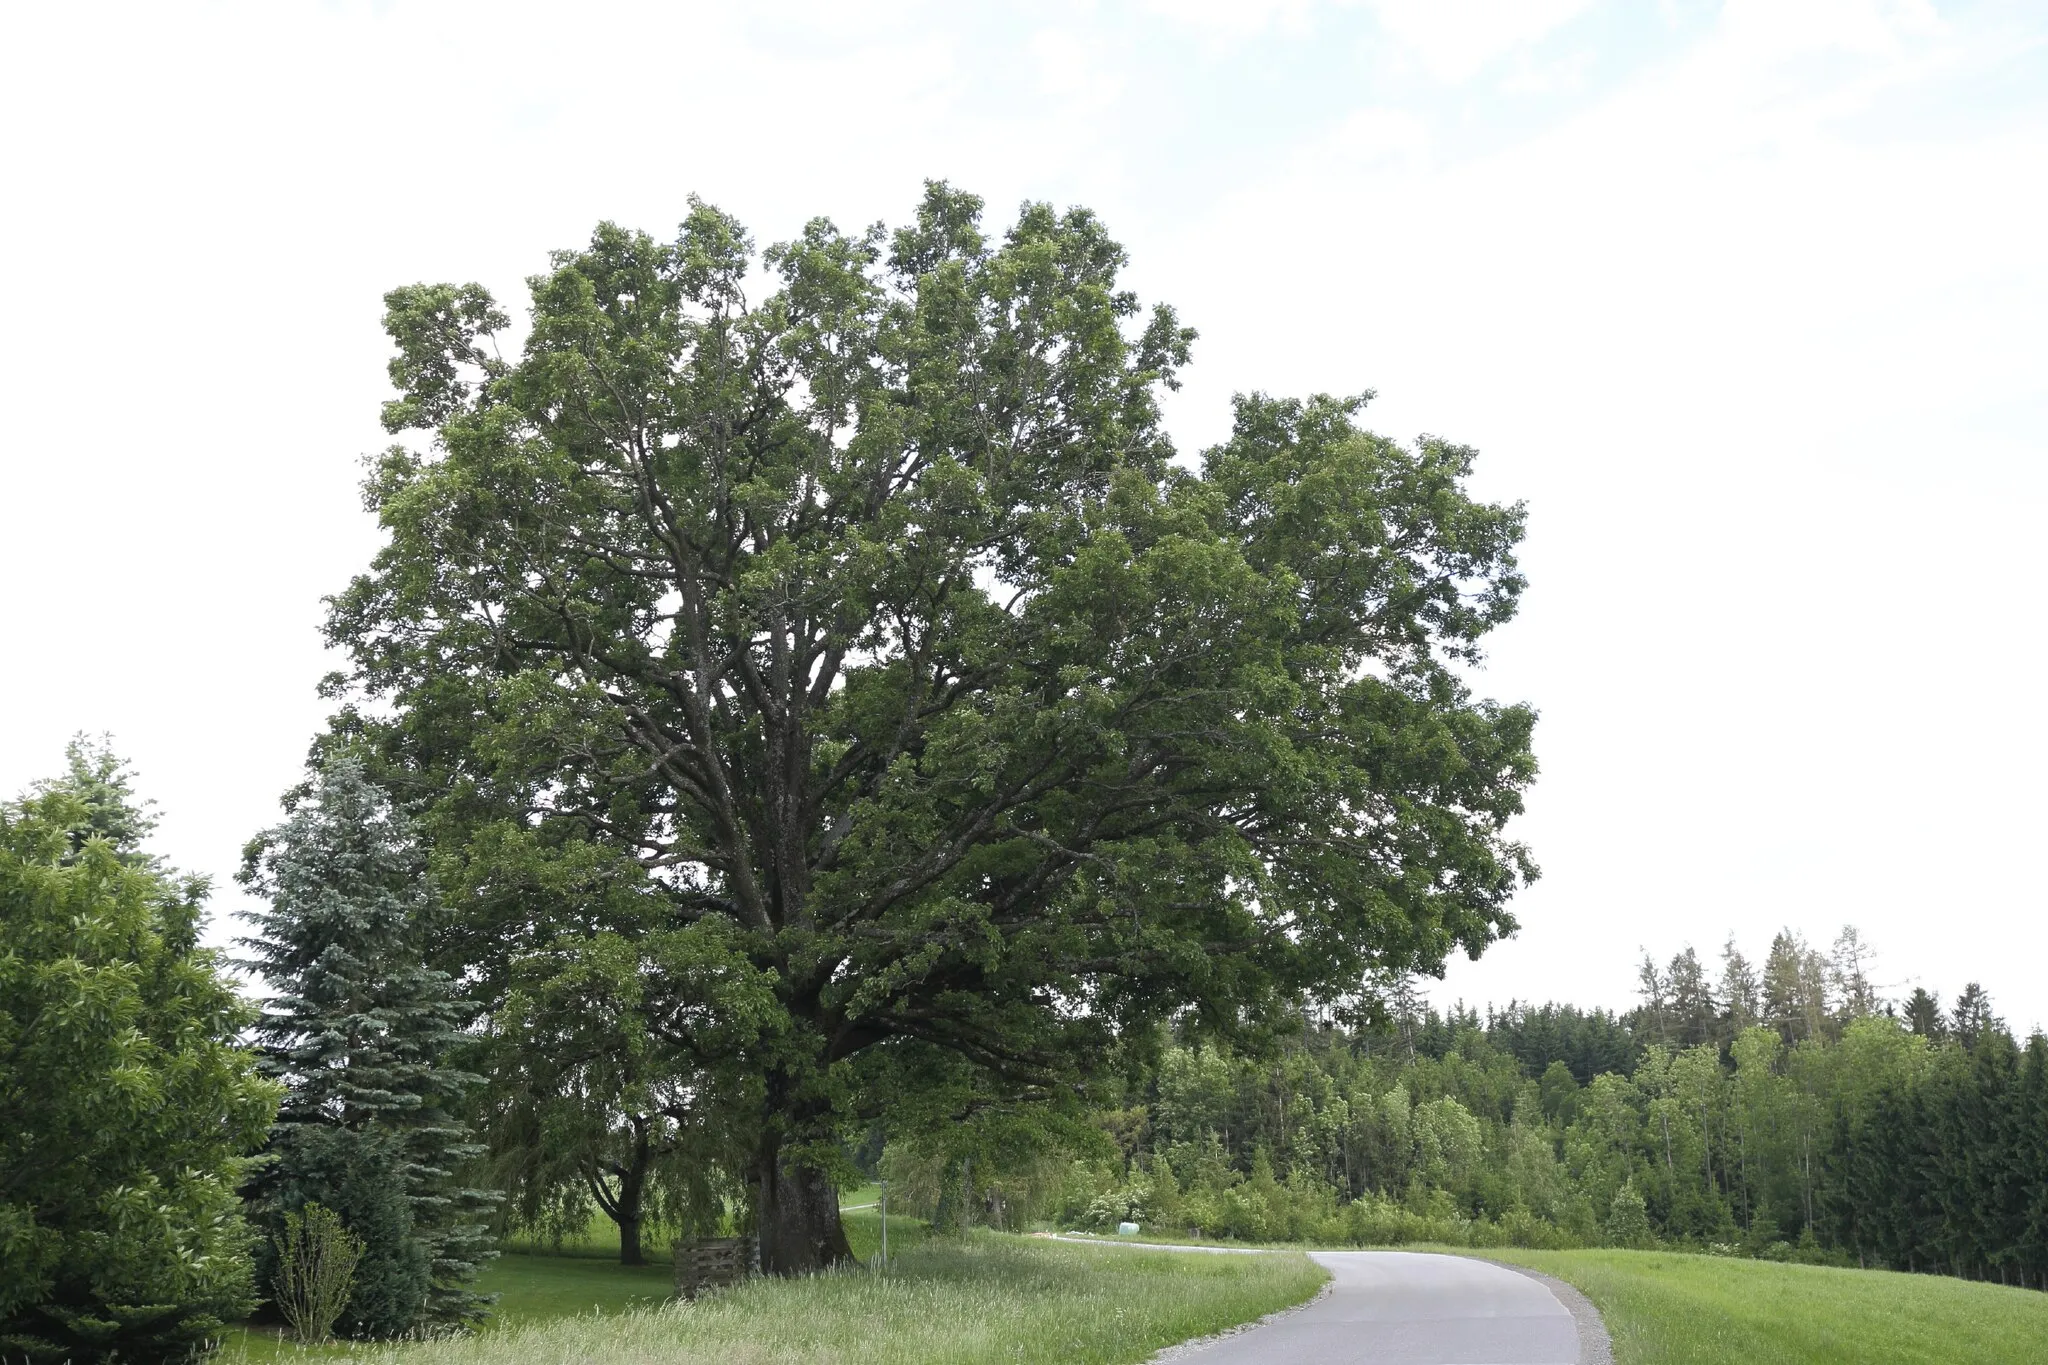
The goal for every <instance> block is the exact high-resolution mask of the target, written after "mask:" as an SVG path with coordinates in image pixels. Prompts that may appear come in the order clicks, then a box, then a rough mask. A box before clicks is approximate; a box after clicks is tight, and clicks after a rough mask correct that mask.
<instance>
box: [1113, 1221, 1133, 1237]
mask: <svg viewBox="0 0 2048 1365" xmlns="http://www.w3.org/2000/svg"><path fill="white" fill-rule="evenodd" d="M1116 1235H1117V1236H1119V1237H1135V1236H1137V1235H1138V1225H1137V1224H1136V1223H1118V1224H1117V1225H1116Z"/></svg>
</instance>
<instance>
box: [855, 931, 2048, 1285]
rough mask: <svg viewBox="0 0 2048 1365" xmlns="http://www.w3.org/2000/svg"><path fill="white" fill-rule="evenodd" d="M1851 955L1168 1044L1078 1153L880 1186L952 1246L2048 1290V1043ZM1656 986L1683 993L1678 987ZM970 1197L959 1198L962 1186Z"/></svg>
mask: <svg viewBox="0 0 2048 1365" xmlns="http://www.w3.org/2000/svg"><path fill="white" fill-rule="evenodd" d="M1869 959H1870V951H1869V948H1868V946H1867V945H1866V944H1865V943H1864V942H1863V940H1862V938H1861V937H1860V935H1858V934H1857V933H1856V932H1855V931H1854V930H1853V929H1850V930H1845V931H1844V932H1843V934H1842V935H1841V937H1840V938H1838V939H1837V940H1836V943H1835V946H1834V950H1833V951H1832V952H1831V953H1826V954H1823V953H1821V952H1819V951H1817V950H1815V949H1813V948H1811V947H1809V946H1808V945H1807V944H1806V943H1804V942H1803V941H1802V940H1801V939H1800V938H1799V937H1798V936H1797V935H1796V934H1794V933H1792V932H1790V931H1787V932H1784V933H1781V934H1779V935H1778V936H1777V937H1776V939H1775V940H1774V941H1773V942H1772V944H1771V947H1770V951H1769V953H1768V955H1767V956H1766V957H1765V959H1764V967H1763V969H1762V971H1761V973H1760V974H1759V973H1758V972H1756V971H1754V970H1752V969H1751V967H1750V966H1749V964H1748V961H1747V960H1746V959H1745V958H1744V957H1743V955H1742V954H1741V953H1740V951H1739V950H1737V949H1736V948H1735V946H1734V945H1733V944H1732V943H1731V944H1730V945H1729V946H1728V947H1727V948H1725V949H1724V952H1723V958H1722V965H1721V970H1720V971H1719V972H1718V973H1717V974H1715V975H1711V976H1710V975H1709V974H1707V973H1706V972H1705V971H1703V970H1702V969H1701V965H1700V963H1699V960H1698V956H1697V954H1696V953H1695V952H1694V951H1693V950H1692V949H1690V948H1687V949H1685V950H1683V951H1681V952H1680V953H1679V954H1677V955H1676V957H1674V958H1673V959H1672V960H1671V962H1670V963H1669V964H1667V965H1663V966H1659V965H1658V964H1656V963H1655V962H1652V961H1649V960H1647V959H1646V960H1645V963H1644V965H1643V969H1642V972H1641V982H1642V994H1641V1000H1640V1003H1639V1004H1638V1006H1637V1007H1636V1008H1635V1009H1633V1010H1631V1011H1629V1012H1627V1013H1626V1014H1621V1015H1616V1014H1613V1013H1610V1012H1607V1011H1603V1010H1582V1009H1579V1008H1577V1007H1574V1006H1569V1005H1557V1004H1548V1005H1543V1006H1540V1007H1527V1006H1521V1005H1510V1006H1509V1007H1507V1008H1505V1009H1502V1010H1497V1011H1489V1012H1488V1013H1487V1014H1486V1015H1485V1016H1484V1017H1483V1018H1482V1017H1481V1016H1480V1015H1479V1014H1477V1013H1476V1012H1473V1011H1470V1010H1466V1009H1464V1008H1463V1007H1458V1008H1454V1009H1452V1010H1450V1011H1449V1012H1447V1013H1440V1012H1438V1011H1437V1010H1434V1009H1428V1008H1424V1007H1422V1006H1420V1005H1419V1004H1417V1003H1416V1001H1415V1000H1414V998H1413V996H1412V995H1406V994H1404V993H1402V992H1396V993H1395V998H1394V999H1393V1000H1392V1001H1391V1002H1390V1004H1391V1009H1390V1013H1389V1016H1388V1017H1387V1018H1386V1019H1385V1020H1384V1021H1382V1022H1381V1023H1380V1024H1378V1025H1377V1026H1365V1027H1360V1026H1356V1025H1347V1024H1346V1023H1344V1022H1342V1021H1341V1020H1338V1019H1333V1018H1332V1017H1331V1016H1330V1015H1328V1014H1327V1013H1321V1014H1318V1013H1311V1014H1309V1015H1307V1016H1305V1017H1304V1019H1303V1021H1302V1022H1303V1028H1302V1030H1301V1031H1300V1032H1299V1033H1298V1034H1297V1035H1296V1036H1294V1037H1293V1038H1292V1039H1290V1040H1288V1041H1287V1042H1286V1043H1285V1044H1284V1045H1283V1046H1282V1047H1281V1048H1280V1049H1279V1050H1278V1051H1277V1052H1276V1053H1273V1054H1269V1055H1265V1056H1248V1055H1240V1054H1233V1053H1231V1052H1230V1051H1228V1050H1225V1049H1220V1048H1217V1047H1213V1046H1210V1045H1207V1044H1204V1043H1198V1042H1193V1041H1187V1040H1178V1041H1175V1042H1173V1043H1171V1044H1169V1045H1168V1046H1167V1047H1166V1048H1165V1050H1164V1052H1163V1054H1162V1056H1161V1057H1160V1059H1159V1063H1158V1065H1157V1067H1156V1068H1155V1069H1153V1070H1152V1071H1151V1072H1149V1073H1148V1074H1147V1075H1146V1076H1145V1077H1144V1078H1143V1079H1142V1080H1141V1081H1139V1082H1137V1083H1136V1084H1134V1085H1132V1086H1131V1087H1130V1088H1129V1089H1128V1090H1127V1091H1126V1093H1125V1095H1124V1096H1123V1098H1122V1100H1121V1102H1120V1103H1119V1104H1117V1105H1113V1106H1111V1107H1108V1108H1106V1109H1104V1110H1103V1111H1101V1112H1100V1113H1099V1114H1098V1116H1097V1140H1096V1144H1095V1146H1094V1148H1093V1149H1087V1148H1070V1149H1066V1150H1063V1151H1059V1152H1040V1153H1037V1154H1035V1155H1033V1156H1030V1157H1027V1158H1026V1159H1021V1160H1020V1159H1018V1158H1017V1156H1016V1155H1015V1154H1014V1149H1013V1151H1012V1154H1011V1155H1010V1156H1009V1159H1008V1160H1005V1159H1004V1147H1003V1142H1002V1134H1001V1133H1000V1130H991V1131H989V1132H986V1133H983V1132H980V1131H978V1130H977V1127H976V1125H974V1124H973V1123H969V1124H968V1125H965V1126H963V1127H962V1128H959V1129H956V1130H953V1131H950V1132H948V1133H946V1134H945V1135H943V1138H942V1139H941V1140H937V1141H934V1140H931V1139H925V1140H922V1141H914V1142H906V1143H901V1144H898V1145H897V1146H895V1147H892V1148H891V1149H890V1150H889V1152H888V1153H887V1154H886V1156H885V1158H884V1163H883V1165H884V1169H885V1171H887V1172H888V1173H889V1174H891V1175H892V1176H893V1178H894V1180H895V1183H896V1185H897V1186H898V1188H899V1189H900V1190H902V1191H903V1192H904V1194H905V1195H907V1196H908V1197H909V1200H910V1201H911V1206H913V1207H920V1208H923V1209H925V1210H927V1211H929V1212H932V1213H934V1214H936V1215H938V1216H940V1217H941V1218H942V1219H944V1218H945V1217H947V1216H948V1214H949V1211H950V1210H951V1209H953V1208H965V1209H967V1210H968V1211H969V1213H968V1216H970V1217H982V1218H988V1219H994V1220H997V1221H1005V1222H1010V1223H1017V1222H1020V1221H1028V1220H1030V1219H1033V1218H1041V1217H1048V1218H1051V1219H1053V1220H1055V1221H1058V1222H1060V1223H1062V1224H1064V1225H1066V1226H1087V1227H1093V1228H1096V1229H1108V1228H1113V1227H1114V1226H1115V1225H1116V1224H1117V1223H1118V1222H1121V1221H1125V1220H1136V1221H1138V1222H1140V1223H1142V1224H1144V1225H1146V1226H1148V1227H1151V1228H1154V1229H1156V1230H1160V1231H1166V1230H1184V1231H1188V1232H1198V1233H1207V1234H1210V1235H1218V1236H1225V1237H1238V1238H1251V1239H1260V1240H1277V1241H1303V1240H1306V1241H1311V1242H1325V1243H1340V1244H1341V1243H1345V1242H1351V1243H1356V1244H1360V1245H1372V1244H1383V1243H1399V1242H1407V1241H1430V1242H1449V1243H1454V1244H1463V1245H1472V1246H1506V1245H1516V1246H1525V1247H1570V1246H1597V1245H1603V1244H1605V1245H1616V1246H1651V1245H1660V1244H1661V1245H1671V1246H1678V1247H1681V1248H1689V1249H1693V1250H1705V1251H1712V1252H1717V1253H1720V1254H1729V1255H1753V1256H1763V1257H1770V1258H1779V1259H1799V1260H1808V1261H1815V1262H1821V1263H1829V1264H1840V1265H1861V1266H1870V1267H1879V1268H1890V1269H1896V1270H1907V1271H1931V1272H1935V1273H1942V1274H1953V1275H1960V1276H1965V1277H1969V1278H1974V1279H1987V1280H1993V1281H1997V1282H1999V1283H2005V1284H2016V1285H2022V1286H2026V1287H2030V1288H2037V1289H2042V1288H2048V1039H2044V1038H2042V1037H2041V1036H2039V1035H2036V1036H2034V1037H2033V1038H2031V1039H2030V1040H2029V1041H2028V1042H2027V1044H2026V1046H2025V1047H2024V1048H2022V1047H2021V1046H2020V1045H2019V1044H2018V1043H2017V1042H2016V1041H2015V1040H2014V1038H2013V1037H2012V1035H2011V1033H2010V1032H2009V1031H2008V1030H2007V1029H2006V1026H2005V1024H2004V1022H2003V1021H2002V1020H2000V1019H1998V1018H1997V1016H1996V1015H1995V1014H1994V1013H1993V1012H1992V1008H1991V1002H1990V1001H1989V999H1988V997H1987V996H1986V995H1985V993H1984V991H1983V990H1982V988H1981V987H1978V986H1976V985H1974V984H1972V985H1969V986H1967V987H1966V988H1965V989H1964V990H1963V991H1962V992H1961V993H1960V994H1959V995H1958V996H1957V997H1956V999H1955V1002H1954V1005H1953V1007H1952V1008H1949V1009H1944V1008H1943V1006H1942V1005H1941V1003H1940V1002H1939V1001H1938V1000H1937V999H1936V998H1935V997H1934V996H1933V995H1932V994H1931V993H1930V992H1928V991H1927V990H1926V989H1925V988H1924V987H1917V988H1915V990H1914V991H1913V992H1912V994H1911V995H1910V996H1909V997H1908V998H1906V999H1905V1000H1903V1001H1891V1000H1885V999H1883V998H1882V997H1881V994H1880V992H1879V991H1878V989H1877V988H1876V987H1875V986H1873V984H1872V983H1871V982H1870V980H1869V977H1868V974H1867V967H1868V963H1869ZM1674 983H1675V984H1674ZM976 1171H979V1172H980V1174H979V1176H976V1175H975V1172H976Z"/></svg>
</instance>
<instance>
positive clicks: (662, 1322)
mask: <svg viewBox="0 0 2048 1365" xmlns="http://www.w3.org/2000/svg"><path fill="white" fill-rule="evenodd" d="M860 1193H864V1192H862V1191H855V1192H852V1194H850V1195H849V1199H848V1202H849V1203H861V1202H866V1201H863V1200H860V1199H858V1198H857V1197H855V1196H857V1195H858V1194H860ZM844 1221H845V1225H846V1233H847V1240H848V1241H849V1242H851V1243H852V1245H853V1251H854V1254H855V1255H856V1256H858V1257H860V1258H861V1259H862V1260H863V1261H865V1262H868V1265H867V1266H865V1267H862V1268H853V1269H848V1270H845V1271H840V1272H836V1273H833V1274H829V1275H821V1276H817V1277H814V1278H812V1279H808V1280H794V1281H792V1280H757V1281H754V1282H752V1283H750V1284H747V1285H744V1286H742V1287H740V1288H738V1289H734V1290H730V1291H726V1292H724V1293H720V1294H717V1295H714V1296H712V1297H710V1298H707V1299H705V1300H703V1301H701V1302H698V1303H695V1304H671V1303H670V1294H669V1290H670V1275H671V1272H670V1268H669V1265H668V1257H667V1254H666V1249H665V1248H663V1250H662V1251H661V1253H660V1254H658V1255H656V1254H654V1248H652V1247H651V1246H650V1248H649V1251H650V1258H651V1259H654V1260H656V1261H657V1262H658V1263H657V1264H654V1265H648V1266H630V1267H629V1266H622V1265H620V1264H619V1263H618V1260H617V1257H618V1242H617V1239H616V1236H613V1237H610V1238H607V1237H606V1236H605V1229H604V1228H593V1230H592V1231H593V1235H592V1236H591V1237H589V1238H587V1239H584V1240H582V1241H579V1242H577V1243H574V1244H571V1245H568V1246H564V1247H561V1248H546V1249H540V1248H522V1249H514V1250H510V1251H508V1252H507V1253H506V1254H504V1255H502V1256H500V1257H499V1258H498V1259H497V1260H495V1261H493V1262H492V1263H491V1264H490V1266H489V1267H488V1268H487V1269H486V1270H485V1271H484V1273H483V1275H482V1277H481V1278H480V1279H479V1281H478V1288H479V1289H481V1290H482V1291H484V1292H485V1293H490V1294H496V1295H497V1296H498V1304H497V1310H496V1312H495V1313H494V1315H493V1317H492V1319H491V1321H490V1323H489V1324H488V1325H487V1326H486V1327H485V1328H484V1329H483V1330H482V1331H480V1332H477V1333H475V1334H474V1335H471V1336H467V1337H459V1338H454V1339H450V1340H444V1341H436V1342H422V1343H407V1344H402V1345H396V1346H378V1345H369V1344H363V1343H348V1342H333V1343H329V1344H327V1345H325V1346H321V1347H317V1348H310V1349H309V1348H304V1347H300V1346H297V1345H295V1344H292V1343H290V1342H288V1341H284V1340H282V1339H280V1336H279V1334H278V1332H277V1331H276V1329H274V1328H273V1329H264V1328H240V1329H237V1330H235V1331H234V1332H232V1333H230V1335H229V1337H228V1339H227V1341H226V1342H224V1343H223V1346H222V1350H221V1352H220V1354H219V1355H218V1356H217V1357H216V1360H217V1362H219V1365H271V1363H272V1362H279V1361H306V1362H309V1365H310V1362H329V1361H339V1360H351V1361H360V1362H364V1365H371V1362H374V1363H375V1365H500V1363H501V1362H502V1363H503V1365H546V1363H547V1362H559V1363H560V1365H569V1363H570V1362H583V1361H593V1362H594V1361H612V1360H620V1361H625V1362H629V1363H630V1362H635V1361H643V1360H644V1361H650V1362H651V1361H660V1362H663V1365H692V1363H693V1362H698V1361H713V1360H716V1361H720V1362H728V1361H729V1362H736V1363H744V1365H756V1363H758V1365H770V1363H771V1362H783V1361H790V1362H794V1361H824V1362H830V1361H846V1362H867V1361H876V1362H879V1361H926V1360H929V1361H946V1362H968V1361H996V1360H1003V1361H1020V1360H1021V1361H1047V1362H1051V1361H1066V1360H1073V1361H1089V1362H1093V1361H1100V1362H1112V1361H1119V1362H1120V1361H1138V1360H1143V1359H1144V1358H1146V1357H1147V1356H1149V1355H1150V1354H1152V1353H1153V1352H1154V1351H1156V1350H1157V1349H1158V1348H1159V1347H1161V1346H1164V1345H1168V1344H1170V1343H1172V1342H1175V1341H1181V1340H1184V1339H1186V1338H1187V1337H1190V1336H1201V1335H1204V1334H1206V1333H1209V1332H1214V1331H1218V1330H1221V1329H1222V1328H1225V1327H1229V1326H1233V1325H1235V1324H1237V1323H1239V1322H1243V1321H1246V1320H1248V1319H1251V1318H1256V1317H1259V1316H1261V1315H1263V1314H1265V1313H1269V1312H1272V1311H1274V1310H1275V1309H1278V1308H1283V1307H1286V1306H1287V1305H1288V1304H1290V1303H1297V1302H1299V1301H1301V1300H1302V1299H1305V1298H1307V1297H1308V1296H1309V1295H1310V1294H1312V1293H1314V1292H1315V1290H1316V1288H1317V1286H1319V1285H1320V1284H1321V1283H1322V1280H1323V1274H1322V1272H1321V1271H1319V1270H1317V1269H1316V1268H1315V1267H1314V1266H1313V1265H1312V1264H1310V1263H1309V1262H1308V1261H1307V1260H1306V1259H1305V1258H1304V1257H1301V1256H1299V1255H1293V1256H1282V1257H1270V1258H1269V1257H1258V1258H1252V1257H1187V1256H1181V1257H1175V1256H1171V1255H1168V1254H1163V1253H1162V1254H1158V1255H1146V1254H1143V1253H1135V1254H1134V1253H1132V1252H1129V1251H1122V1252H1116V1251H1096V1250H1092V1249H1090V1248H1088V1247H1083V1246H1071V1245H1067V1244H1063V1243H1056V1242H1048V1241H1040V1240H1036V1239H1030V1238H1021V1237H1014V1236H1005V1235H1003V1234H999V1233H977V1234H975V1235H973V1236H971V1237H967V1238H948V1239H942V1240H936V1241H934V1240H930V1239H929V1238H928V1232H927V1229H926V1228H925V1226H924V1224H922V1223H920V1222H918V1221H917V1220H915V1219H911V1218H905V1217H901V1216H899V1215H893V1214H892V1215H891V1216H890V1218H889V1253H890V1267H889V1269H888V1270H887V1272H885V1273H877V1270H876V1268H875V1261H874V1253H875V1251H876V1250H877V1248H878V1246H879V1244H880V1241H881V1217H880V1213H879V1211H878V1210H876V1209H872V1208H870V1209H850V1210H848V1211H847V1213H846V1214H845V1216H844Z"/></svg>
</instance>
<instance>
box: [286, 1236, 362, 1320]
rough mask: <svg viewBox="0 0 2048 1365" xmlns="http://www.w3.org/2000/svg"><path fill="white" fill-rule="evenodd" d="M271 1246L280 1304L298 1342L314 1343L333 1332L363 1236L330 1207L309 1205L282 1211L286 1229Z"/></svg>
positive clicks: (347, 1290)
mask: <svg viewBox="0 0 2048 1365" xmlns="http://www.w3.org/2000/svg"><path fill="white" fill-rule="evenodd" d="M274 1245H275V1248H276V1252H277V1278H276V1281H275V1282H274V1287H275V1289H276V1292H277V1306H278V1309H279V1311H281V1312H282V1313H283V1314H284V1317H285V1321H287V1322H289V1323H290V1324H291V1325H292V1335H293V1336H294V1337H296V1338H297V1339H298V1340H299V1342H300V1343H301V1344H302V1345H307V1346H313V1345H318V1344H319V1343H320V1342H323V1341H325V1340H327V1338H328V1337H330V1336H332V1335H333V1334H334V1323H335V1320H336V1319H337V1318H339V1317H340V1316H341V1310H342V1309H343V1308H344V1307H346V1306H347V1304H348V1296H349V1288H350V1286H351V1285H352V1284H353V1283H354V1280H355V1273H356V1263H357V1262H359V1261H361V1260H362V1259H363V1239H362V1238H360V1237H358V1236H356V1235H355V1234H354V1233H352V1232H350V1231H349V1230H348V1229H347V1228H345V1227H343V1226H342V1225H341V1220H340V1219H339V1218H337V1217H335V1216H334V1215H333V1214H332V1213H330V1212H329V1211H328V1210H326V1209H323V1208H321V1207H320V1206H319V1205H318V1204H308V1205H306V1207H305V1208H304V1209H303V1210H301V1211H300V1212H297V1213H288V1214H286V1215H285V1216H284V1233H283V1235H282V1236H280V1237H279V1238H277V1240H276V1242H275V1243H274Z"/></svg>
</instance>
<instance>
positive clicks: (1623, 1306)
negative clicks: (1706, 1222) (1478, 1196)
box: [1483, 1251, 2048, 1365]
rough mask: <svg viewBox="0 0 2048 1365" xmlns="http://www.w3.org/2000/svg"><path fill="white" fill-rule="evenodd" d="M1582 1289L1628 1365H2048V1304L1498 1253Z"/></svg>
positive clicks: (1857, 1274)
mask: <svg viewBox="0 0 2048 1365" xmlns="http://www.w3.org/2000/svg"><path fill="white" fill-rule="evenodd" d="M1483 1254H1484V1255H1486V1256H1487V1257H1488V1258H1489V1259H1493V1260H1501V1261H1512V1262H1514V1263H1515V1264H1517V1265H1526V1266H1528V1267H1529V1268H1530V1269H1532V1270H1540V1271H1542V1272H1543V1273H1545V1274H1546V1275H1554V1276H1556V1277H1557V1278H1558V1279H1560V1280H1563V1281H1565V1283H1567V1284H1571V1285H1575V1286H1577V1287H1578V1289H1579V1290H1580V1291H1582V1292H1583V1293H1584V1294H1585V1295H1586V1297H1587V1298H1589V1299H1591V1300H1592V1301H1593V1303H1594V1305H1595V1306H1596V1307H1598V1308H1599V1309H1600V1314H1601V1316H1602V1317H1603V1318H1605V1319H1606V1321H1607V1330H1608V1332H1609V1333H1610V1334H1611V1335H1612V1336H1613V1338H1614V1358H1615V1360H1616V1362H1617V1365H1726V1363H1727V1362H1730V1361H1741V1362H1743V1365H1823V1363H1825V1365H1859V1363H1860V1362H1865V1361H1868V1362H1883V1363H1884V1365H1966V1363H1967V1365H2040V1363H2041V1362H2042V1361H2048V1294H2042V1293H2038V1292H2035V1291H2031V1290H2024V1289H2006V1288H2002V1287H2000V1286H1998V1285H1993V1284H1978V1283H1974V1282H1971V1281H1967V1280H1955V1279H1948V1278H1944V1277H1941V1276H1935V1275H1899V1274H1894V1273H1891V1272H1889V1271H1879V1270H1837V1269H1832V1268H1829V1267H1824V1266H1807V1265H1784V1264H1778V1263H1774V1262H1770V1261H1748V1260H1736V1259H1732V1258H1727V1257H1719V1256H1689V1255H1682V1254H1679V1253H1676V1252H1661V1251H1488V1252H1485V1253H1483Z"/></svg>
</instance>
